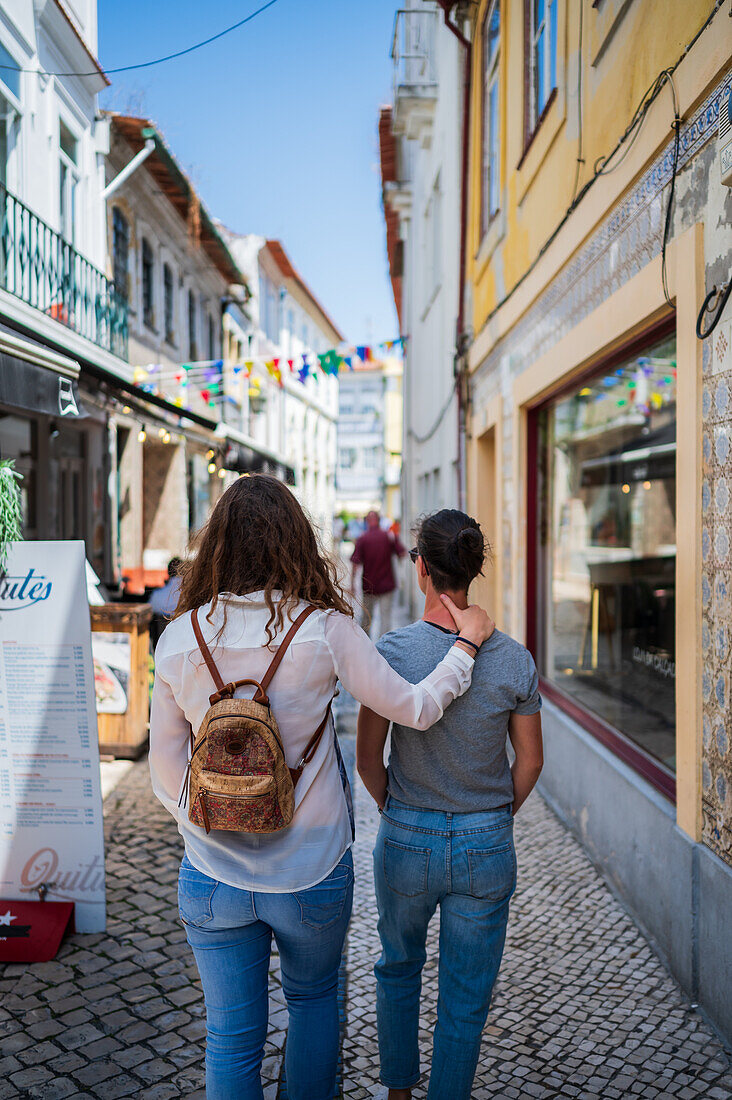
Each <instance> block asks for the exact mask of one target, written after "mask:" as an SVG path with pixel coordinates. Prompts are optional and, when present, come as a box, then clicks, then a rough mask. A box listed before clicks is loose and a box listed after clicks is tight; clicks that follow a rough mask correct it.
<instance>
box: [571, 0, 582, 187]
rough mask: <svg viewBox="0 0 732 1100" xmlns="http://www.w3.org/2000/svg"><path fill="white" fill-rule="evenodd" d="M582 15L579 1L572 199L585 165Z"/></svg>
mask: <svg viewBox="0 0 732 1100" xmlns="http://www.w3.org/2000/svg"><path fill="white" fill-rule="evenodd" d="M584 13H585V5H584V3H582V0H580V6H579V49H578V51H577V124H578V129H579V132H578V137H577V164H576V165H575V170H574V186H573V188H572V199H571V201H572V202H574V200H575V199H576V198H577V188H578V187H579V178H580V171H581V169H582V165H583V164H584V163H585V162H584V158H583V156H582V153H583V152H584V150H583V134H582V32H583V30H584Z"/></svg>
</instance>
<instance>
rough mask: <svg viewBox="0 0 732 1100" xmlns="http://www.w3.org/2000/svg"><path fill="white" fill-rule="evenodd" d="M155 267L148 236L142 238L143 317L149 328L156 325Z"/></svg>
mask: <svg viewBox="0 0 732 1100" xmlns="http://www.w3.org/2000/svg"><path fill="white" fill-rule="evenodd" d="M154 283H155V267H154V262H153V250H152V245H151V244H150V242H149V241H148V240H147V238H146V237H143V238H142V319H143V321H144V322H145V324H146V325H147V326H148V328H153V327H154V325H155V311H154V308H153V307H154V304H155V301H154V292H153V288H154Z"/></svg>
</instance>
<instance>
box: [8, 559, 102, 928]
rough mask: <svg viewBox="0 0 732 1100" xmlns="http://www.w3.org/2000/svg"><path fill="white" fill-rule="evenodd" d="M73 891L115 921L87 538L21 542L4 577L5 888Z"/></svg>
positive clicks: (19, 892)
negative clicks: (107, 870) (108, 910)
mask: <svg viewBox="0 0 732 1100" xmlns="http://www.w3.org/2000/svg"><path fill="white" fill-rule="evenodd" d="M43 883H46V884H47V886H48V898H49V900H50V901H73V902H74V903H75V906H76V910H75V920H76V930H77V931H78V932H101V931H103V930H104V927H105V896H104V834H103V819H102V795H101V784H100V775H99V745H98V740H97V714H96V704H95V692H94V666H93V663H92V654H91V631H90V625H89V605H88V601H87V588H86V573H85V556H84V543H83V542H27V543H12V544H11V547H10V553H9V555H8V562H7V566H6V570H5V573H4V575H2V576H0V897H2V898H3V899H6V898H15V899H18V900H22V899H26V900H31V899H34V898H36V897H37V894H36V893H35V892H34V891H35V890H36V889H37V888H38V887H39V886H41V885H42V884H43Z"/></svg>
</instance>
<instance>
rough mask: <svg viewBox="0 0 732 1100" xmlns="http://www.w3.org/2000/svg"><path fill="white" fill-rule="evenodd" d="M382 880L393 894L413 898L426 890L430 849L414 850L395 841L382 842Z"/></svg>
mask: <svg viewBox="0 0 732 1100" xmlns="http://www.w3.org/2000/svg"><path fill="white" fill-rule="evenodd" d="M382 859H383V868H384V878H385V880H386V883H387V885H388V886H389V888H390V889H391V890H393V891H394V893H395V894H402V895H403V896H404V897H407V898H413V897H417V895H418V894H424V893H425V892H426V890H427V875H428V872H429V866H430V849H429V848H414V847H412V846H411V845H409V844H399V843H397V841H396V840H389V839H388V837H387V838H386V839H385V840H384V852H383V856H382Z"/></svg>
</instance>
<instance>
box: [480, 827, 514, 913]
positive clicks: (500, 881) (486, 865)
mask: <svg viewBox="0 0 732 1100" xmlns="http://www.w3.org/2000/svg"><path fill="white" fill-rule="evenodd" d="M468 873H469V878H470V894H471V895H472V896H473V897H474V898H485V899H486V900H487V901H503V900H504V899H506V898H509V897H510V896H511V894H512V893H513V891H514V887H515V886H516V853H515V851H514V847H513V844H512V843H511V842H510V841H509V842H508V843H507V844H501V845H500V846H499V847H497V848H469V849H468Z"/></svg>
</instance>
